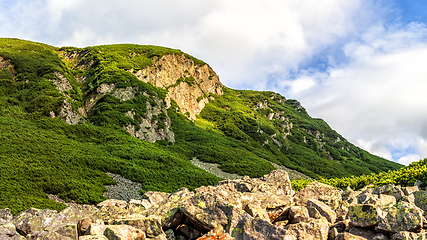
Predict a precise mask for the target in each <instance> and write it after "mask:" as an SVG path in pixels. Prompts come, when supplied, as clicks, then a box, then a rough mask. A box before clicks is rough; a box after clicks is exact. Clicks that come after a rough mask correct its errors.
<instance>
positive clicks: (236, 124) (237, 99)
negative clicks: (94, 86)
mask: <svg viewBox="0 0 427 240" xmlns="http://www.w3.org/2000/svg"><path fill="white" fill-rule="evenodd" d="M224 92H225V93H224V95H223V96H221V97H219V98H217V99H216V100H215V101H213V103H212V104H209V105H207V106H206V107H205V109H204V110H203V111H202V113H201V115H200V117H201V118H202V119H204V120H205V123H204V125H201V126H202V127H203V126H205V128H206V129H209V128H211V129H216V130H217V131H218V132H221V133H222V134H223V135H225V136H228V137H231V138H234V139H238V140H240V141H241V142H242V141H243V142H245V145H246V146H250V149H248V150H250V151H251V152H252V153H254V154H255V155H257V156H258V157H260V158H264V159H267V160H269V161H272V162H275V163H277V164H280V165H285V166H287V167H289V168H293V169H296V170H298V171H300V172H303V173H305V174H307V175H309V176H312V177H314V178H318V177H319V176H323V177H348V176H351V175H360V174H369V173H378V172H381V171H388V170H393V169H397V168H399V167H401V165H400V164H397V163H394V162H390V161H387V160H385V159H383V158H380V157H378V156H374V155H372V154H370V153H368V152H366V151H364V150H362V149H360V148H357V147H355V146H354V145H352V144H351V143H349V142H348V141H346V140H345V139H344V138H343V137H342V136H340V135H339V134H338V133H337V132H335V131H333V130H332V129H331V128H330V127H329V126H328V125H327V124H326V123H325V122H324V121H323V120H321V119H313V118H311V117H310V116H309V115H308V114H307V113H306V112H305V110H304V109H303V108H299V107H295V104H296V102H295V101H294V100H287V101H286V102H284V101H285V100H284V98H283V97H281V96H280V95H278V94H275V93H272V92H257V91H242V90H232V89H228V88H225V89H224ZM260 102H261V103H264V102H268V106H269V107H268V108H267V109H263V108H259V109H257V110H254V107H255V106H256V105H258V103H260ZM273 112H274V113H278V112H280V113H282V114H281V116H283V117H286V118H287V119H289V121H290V122H292V123H293V127H292V128H291V129H290V130H289V129H283V121H280V120H274V119H273V120H269V119H267V116H268V115H269V114H270V113H273ZM315 131H319V132H320V133H323V134H324V135H323V136H322V137H321V141H322V142H323V144H324V147H323V148H322V147H321V146H320V144H319V143H318V141H319V140H317V141H316V139H315V136H314V135H313V134H311V133H310V132H315ZM287 132H290V133H291V135H289V136H287V138H286V139H284V138H283V136H284V134H285V133H287ZM272 135H275V136H276V137H275V139H276V141H279V142H280V144H277V143H275V141H274V140H273V139H272V138H271V136H272ZM338 138H339V139H341V140H340V141H339V142H336V139H338ZM304 139H305V140H304ZM266 142H268V143H267V144H265V143H266ZM330 155H331V156H332V157H333V160H331V159H330V158H329V156H330ZM205 161H206V160H205ZM213 162H215V161H213ZM216 162H218V163H221V162H219V161H216Z"/></svg>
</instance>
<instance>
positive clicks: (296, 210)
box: [288, 206, 310, 224]
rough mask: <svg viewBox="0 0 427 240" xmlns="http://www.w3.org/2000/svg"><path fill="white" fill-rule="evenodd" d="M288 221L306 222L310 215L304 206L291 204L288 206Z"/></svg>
mask: <svg viewBox="0 0 427 240" xmlns="http://www.w3.org/2000/svg"><path fill="white" fill-rule="evenodd" d="M288 211H289V213H288V214H289V223H291V224H293V223H298V222H308V221H309V219H310V215H309V214H308V210H307V208H306V207H302V206H292V207H290V208H289V210H288Z"/></svg>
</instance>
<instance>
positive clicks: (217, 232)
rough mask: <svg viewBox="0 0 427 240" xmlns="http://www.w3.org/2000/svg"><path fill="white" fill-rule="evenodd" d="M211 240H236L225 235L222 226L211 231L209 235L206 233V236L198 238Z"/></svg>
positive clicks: (199, 239) (198, 239)
mask: <svg viewBox="0 0 427 240" xmlns="http://www.w3.org/2000/svg"><path fill="white" fill-rule="evenodd" d="M211 239H222V240H233V239H234V238H232V237H231V236H230V235H228V234H227V233H225V231H224V229H223V228H222V226H220V227H216V228H214V229H212V230H211V231H209V232H208V233H206V234H205V235H203V236H201V237H199V238H197V240H211Z"/></svg>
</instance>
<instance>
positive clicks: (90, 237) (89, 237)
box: [79, 235, 108, 240]
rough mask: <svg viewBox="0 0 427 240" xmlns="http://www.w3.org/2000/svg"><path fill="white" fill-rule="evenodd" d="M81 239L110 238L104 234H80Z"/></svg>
mask: <svg viewBox="0 0 427 240" xmlns="http://www.w3.org/2000/svg"><path fill="white" fill-rule="evenodd" d="M79 240H108V238H107V237H106V236H104V235H85V236H80V237H79Z"/></svg>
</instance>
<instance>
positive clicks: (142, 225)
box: [114, 215, 163, 238]
mask: <svg viewBox="0 0 427 240" xmlns="http://www.w3.org/2000/svg"><path fill="white" fill-rule="evenodd" d="M114 225H129V226H132V227H134V228H137V229H140V230H141V231H143V232H145V233H146V235H147V237H150V238H153V237H156V236H158V235H160V234H162V233H163V230H162V224H161V217H160V216H155V215H151V216H148V217H139V218H131V217H129V218H121V219H116V220H115V221H114Z"/></svg>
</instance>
